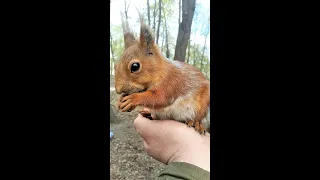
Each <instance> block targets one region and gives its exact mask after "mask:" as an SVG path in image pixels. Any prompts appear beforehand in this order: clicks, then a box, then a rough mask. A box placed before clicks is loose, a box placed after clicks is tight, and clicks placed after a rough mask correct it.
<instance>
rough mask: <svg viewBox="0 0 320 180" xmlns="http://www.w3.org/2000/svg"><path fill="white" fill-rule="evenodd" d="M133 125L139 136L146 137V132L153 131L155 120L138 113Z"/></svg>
mask: <svg viewBox="0 0 320 180" xmlns="http://www.w3.org/2000/svg"><path fill="white" fill-rule="evenodd" d="M133 126H134V128H135V129H136V131H137V132H138V133H139V134H140V136H142V137H146V136H148V134H149V133H148V132H152V131H153V129H154V126H155V122H154V121H150V119H148V118H145V117H143V116H142V115H141V114H138V117H137V118H136V119H135V120H134V122H133Z"/></svg>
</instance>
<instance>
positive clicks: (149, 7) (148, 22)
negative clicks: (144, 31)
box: [147, 0, 150, 26]
mask: <svg viewBox="0 0 320 180" xmlns="http://www.w3.org/2000/svg"><path fill="white" fill-rule="evenodd" d="M147 5H148V23H149V26H150V4H149V0H147Z"/></svg>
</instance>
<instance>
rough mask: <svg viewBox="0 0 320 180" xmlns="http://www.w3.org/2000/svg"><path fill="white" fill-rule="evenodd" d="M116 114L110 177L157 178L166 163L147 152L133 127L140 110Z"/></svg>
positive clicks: (120, 179)
mask: <svg viewBox="0 0 320 180" xmlns="http://www.w3.org/2000/svg"><path fill="white" fill-rule="evenodd" d="M113 81H114V79H113V78H112V77H111V79H110V87H114V82H113ZM110 94H111V96H113V95H114V94H113V93H110ZM111 96H110V98H112V97H111ZM116 115H117V117H118V121H117V122H114V123H110V130H111V131H113V133H114V137H113V138H112V139H111V140H110V179H111V180H122V179H127V180H142V179H143V180H151V179H155V178H156V176H157V175H158V174H159V173H160V171H161V170H163V169H164V167H165V165H164V164H162V163H160V162H159V161H157V160H155V159H153V158H152V157H150V156H149V155H148V154H147V153H146V152H145V150H144V147H143V143H142V140H141V137H140V136H139V134H138V133H137V132H136V131H135V129H134V127H133V121H134V119H135V118H136V117H137V115H138V112H137V111H133V112H130V113H128V112H119V111H116Z"/></svg>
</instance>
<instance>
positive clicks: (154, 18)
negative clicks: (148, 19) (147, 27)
mask: <svg viewBox="0 0 320 180" xmlns="http://www.w3.org/2000/svg"><path fill="white" fill-rule="evenodd" d="M156 7H157V0H154V8H153V31H154V32H155V31H156Z"/></svg>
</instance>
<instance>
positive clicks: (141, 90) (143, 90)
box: [122, 89, 147, 97]
mask: <svg viewBox="0 0 320 180" xmlns="http://www.w3.org/2000/svg"><path fill="white" fill-rule="evenodd" d="M146 90H147V89H140V90H137V91H131V92H130V93H123V94H122V96H123V97H125V96H129V95H130V94H134V93H142V92H145V91H146Z"/></svg>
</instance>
